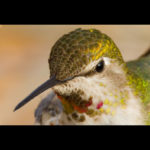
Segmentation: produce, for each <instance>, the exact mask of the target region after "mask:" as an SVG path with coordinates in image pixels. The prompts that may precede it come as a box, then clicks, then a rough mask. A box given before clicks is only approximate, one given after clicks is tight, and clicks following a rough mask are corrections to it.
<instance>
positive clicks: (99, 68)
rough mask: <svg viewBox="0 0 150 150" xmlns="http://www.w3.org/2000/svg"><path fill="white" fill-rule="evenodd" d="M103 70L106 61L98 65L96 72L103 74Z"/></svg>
mask: <svg viewBox="0 0 150 150" xmlns="http://www.w3.org/2000/svg"><path fill="white" fill-rule="evenodd" d="M103 69H104V61H103V60H102V61H100V62H99V63H98V65H97V66H96V71H97V72H101V71H103Z"/></svg>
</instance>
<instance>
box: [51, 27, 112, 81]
mask: <svg viewBox="0 0 150 150" xmlns="http://www.w3.org/2000/svg"><path fill="white" fill-rule="evenodd" d="M109 44H110V40H109V39H107V36H106V35H104V34H102V33H101V32H100V31H98V30H96V29H89V30H81V29H77V30H75V31H73V32H70V33H69V34H66V35H64V36H63V37H61V38H60V39H59V40H58V41H57V42H56V43H55V45H54V46H53V48H52V51H51V54H50V59H49V65H50V71H51V75H56V78H57V79H59V80H64V79H66V78H69V77H72V76H75V75H77V74H78V73H79V72H81V71H82V70H83V69H84V68H85V67H86V66H87V65H88V64H89V63H90V62H92V61H96V60H98V59H99V58H100V57H101V56H102V55H103V54H104V53H105V52H106V51H107V46H106V45H109ZM104 47H105V48H104Z"/></svg>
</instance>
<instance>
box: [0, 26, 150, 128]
mask: <svg viewBox="0 0 150 150" xmlns="http://www.w3.org/2000/svg"><path fill="white" fill-rule="evenodd" d="M76 28H97V29H99V30H101V31H102V32H104V33H106V34H108V35H109V36H110V37H111V38H112V39H113V40H114V41H115V43H116V44H117V46H118V47H119V48H120V50H121V52H122V54H123V56H124V59H125V60H126V61H128V60H132V59H136V58H137V57H138V56H140V55H141V54H142V53H143V52H144V51H146V50H147V49H148V48H149V47H150V25H7V26H6V25H0V125H32V124H33V123H34V110H35V108H36V107H37V105H38V103H39V102H40V100H41V99H42V98H43V97H44V96H45V95H46V94H47V93H48V92H49V91H46V92H45V93H43V94H41V95H40V96H38V97H36V98H35V99H34V100H33V101H31V102H30V103H28V104H27V105H25V106H24V107H23V108H22V109H20V110H19V111H17V112H15V113H14V112H13V109H14V107H15V106H16V104H17V103H18V102H20V101H21V100H22V99H23V98H25V97H26V96H27V95H28V94H29V93H30V92H31V91H32V90H34V89H35V88H36V87H37V86H39V85H40V84H41V83H42V82H44V81H45V80H47V79H48V78H49V69H48V57H49V54H50V50H51V47H52V45H53V44H54V43H55V42H56V40H57V39H58V38H59V37H60V36H62V35H63V34H64V33H68V32H69V31H71V30H74V29H76Z"/></svg>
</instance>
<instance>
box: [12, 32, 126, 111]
mask: <svg viewBox="0 0 150 150" xmlns="http://www.w3.org/2000/svg"><path fill="white" fill-rule="evenodd" d="M48 62H49V68H50V79H49V80H48V81H46V82H45V83H44V84H42V85H41V86H40V87H38V88H37V89H36V90H35V91H33V92H32V93H31V94H30V95H29V96H28V97H27V98H25V99H24V100H23V101H22V102H21V103H19V104H18V105H17V107H16V108H15V110H17V109H19V108H20V107H22V106H23V105H24V104H26V103H27V102H29V101H30V100H31V99H33V98H34V97H35V96H37V95H39V94H41V93H42V92H44V91H45V90H47V89H49V88H52V89H53V90H54V91H55V92H56V94H57V95H58V96H60V97H61V98H64V99H69V100H70V101H74V103H76V104H83V105H88V103H87V102H89V100H91V99H93V98H95V99H97V100H98V98H99V95H101V93H103V94H104V93H105V92H106V93H107V89H108V88H107V89H106V88H104V87H107V86H108V87H110V88H109V89H111V88H113V86H115V87H116V86H117V87H118V88H120V86H121V85H122V82H123V79H121V78H123V76H122V73H123V69H122V66H123V64H124V60H123V58H122V55H121V53H120V51H119V49H118V48H117V46H116V45H115V43H114V42H113V41H112V39H111V38H110V37H109V36H107V35H106V34H103V33H101V32H100V31H99V30H96V29H88V30H83V29H76V30H75V31H72V32H70V33H69V34H66V35H63V36H62V37H61V38H60V39H59V40H58V41H57V42H56V43H55V44H54V46H53V47H52V50H51V53H50V57H49V60H48ZM117 80H119V83H117ZM103 94H102V95H103Z"/></svg>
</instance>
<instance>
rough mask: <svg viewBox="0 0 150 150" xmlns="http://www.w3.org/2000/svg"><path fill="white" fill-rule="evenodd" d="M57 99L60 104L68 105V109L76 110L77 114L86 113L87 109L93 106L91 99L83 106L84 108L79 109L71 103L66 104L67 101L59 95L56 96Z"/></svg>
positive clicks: (79, 107)
mask: <svg viewBox="0 0 150 150" xmlns="http://www.w3.org/2000/svg"><path fill="white" fill-rule="evenodd" d="M56 95H57V97H58V98H59V99H60V101H61V102H62V104H66V103H68V104H69V105H70V107H72V108H73V109H74V110H76V111H77V112H79V113H85V112H87V111H88V107H89V106H91V105H92V104H93V101H92V97H91V98H90V99H89V100H88V102H87V103H86V104H85V106H84V107H81V106H78V105H76V104H75V103H73V102H72V101H71V102H68V101H67V100H65V99H64V98H63V97H61V96H60V95H59V94H57V93H56Z"/></svg>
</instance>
